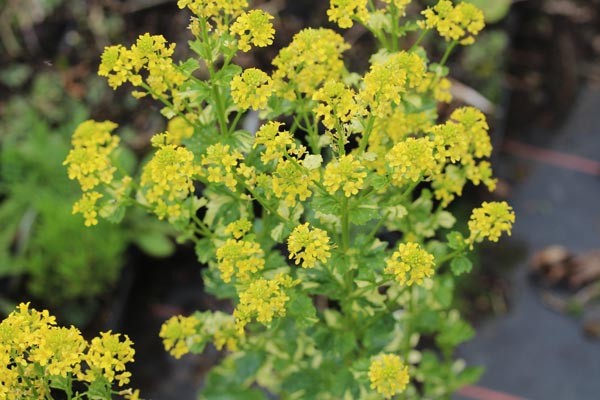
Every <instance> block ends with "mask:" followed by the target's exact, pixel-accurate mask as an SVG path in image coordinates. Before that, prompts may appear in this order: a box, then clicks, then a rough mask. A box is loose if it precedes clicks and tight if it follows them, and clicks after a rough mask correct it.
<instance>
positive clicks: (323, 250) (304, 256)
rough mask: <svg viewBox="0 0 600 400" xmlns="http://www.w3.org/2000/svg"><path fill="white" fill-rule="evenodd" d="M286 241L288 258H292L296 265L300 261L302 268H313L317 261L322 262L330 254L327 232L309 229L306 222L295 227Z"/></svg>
mask: <svg viewBox="0 0 600 400" xmlns="http://www.w3.org/2000/svg"><path fill="white" fill-rule="evenodd" d="M287 243H288V251H289V252H290V255H289V258H290V259H292V258H293V259H294V262H295V263H296V265H298V264H300V263H302V267H303V268H314V267H315V265H316V264H317V261H319V262H322V263H324V262H326V261H327V260H328V259H329V257H330V256H331V253H330V252H329V251H330V250H331V246H330V245H329V236H327V232H326V231H324V230H322V229H319V228H313V229H310V227H309V223H308V222H306V223H304V224H302V225H298V226H297V227H295V228H294V230H293V231H292V233H291V234H290V236H289V238H288V241H287Z"/></svg>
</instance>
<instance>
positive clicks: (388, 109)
mask: <svg viewBox="0 0 600 400" xmlns="http://www.w3.org/2000/svg"><path fill="white" fill-rule="evenodd" d="M425 72H426V70H425V60H423V59H422V58H421V57H420V56H419V55H417V54H416V53H409V52H406V51H400V52H398V53H394V54H391V55H389V56H388V57H386V58H385V59H383V60H381V61H377V62H375V63H374V64H373V65H371V68H370V70H369V72H367V74H366V75H365V77H364V88H363V89H362V90H361V91H360V92H359V94H358V99H359V102H360V104H362V105H364V106H365V107H369V108H370V110H371V113H372V114H373V115H375V116H376V117H379V118H384V117H386V116H388V115H389V114H391V113H392V111H393V109H394V105H396V106H397V105H399V104H400V102H401V100H402V95H403V94H404V93H406V92H407V91H408V89H410V88H415V87H417V86H418V85H420V83H421V81H422V80H423V78H424V77H425Z"/></svg>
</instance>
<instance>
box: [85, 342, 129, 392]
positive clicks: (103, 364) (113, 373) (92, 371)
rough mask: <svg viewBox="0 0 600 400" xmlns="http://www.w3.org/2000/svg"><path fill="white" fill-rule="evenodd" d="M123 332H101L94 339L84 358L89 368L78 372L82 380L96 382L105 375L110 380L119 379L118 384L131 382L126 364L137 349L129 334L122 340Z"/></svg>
mask: <svg viewBox="0 0 600 400" xmlns="http://www.w3.org/2000/svg"><path fill="white" fill-rule="evenodd" d="M120 337H121V334H119V333H114V334H113V333H112V332H111V331H108V332H100V336H99V337H95V338H93V339H92V341H91V343H90V347H89V349H88V351H87V354H86V355H85V357H84V359H85V362H86V363H87V365H88V367H89V369H87V370H85V371H84V372H80V373H79V374H78V378H79V379H80V380H83V381H86V382H90V383H91V382H94V381H95V380H97V379H98V378H99V377H101V376H103V377H105V378H106V379H108V381H109V382H113V381H114V380H116V381H117V384H118V386H123V385H124V384H126V383H128V382H129V377H130V376H131V373H130V372H127V368H126V367H125V364H127V363H129V362H132V361H133V356H134V354H135V351H134V350H133V347H132V346H133V343H132V342H131V340H130V339H129V337H128V336H127V335H123V337H124V340H123V341H121V340H120Z"/></svg>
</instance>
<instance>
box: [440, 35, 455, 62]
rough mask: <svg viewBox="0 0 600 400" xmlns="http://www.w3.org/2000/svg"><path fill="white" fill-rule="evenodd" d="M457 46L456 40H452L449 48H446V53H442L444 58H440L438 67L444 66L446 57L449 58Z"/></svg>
mask: <svg viewBox="0 0 600 400" xmlns="http://www.w3.org/2000/svg"><path fill="white" fill-rule="evenodd" d="M457 44H458V42H457V41H456V40H454V41H453V42H452V43H450V46H448V48H447V49H446V52H445V53H444V56H443V57H442V60H441V61H440V65H444V64H446V61H448V57H449V56H450V53H452V50H454V48H455V47H456V45H457Z"/></svg>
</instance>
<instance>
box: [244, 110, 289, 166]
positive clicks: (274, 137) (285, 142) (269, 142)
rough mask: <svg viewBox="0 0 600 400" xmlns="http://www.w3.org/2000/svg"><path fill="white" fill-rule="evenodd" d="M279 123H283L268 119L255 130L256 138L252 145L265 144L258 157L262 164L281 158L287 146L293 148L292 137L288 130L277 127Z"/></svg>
mask: <svg viewBox="0 0 600 400" xmlns="http://www.w3.org/2000/svg"><path fill="white" fill-rule="evenodd" d="M281 125H283V124H282V123H281V122H273V121H269V122H267V123H266V124H264V125H262V126H261V127H260V128H259V129H258V131H257V132H256V140H255V141H254V146H253V147H254V148H256V147H257V146H260V145H264V146H265V150H264V151H263V152H262V153H261V155H260V159H261V161H262V162H263V163H264V164H267V163H268V162H270V161H272V160H280V159H281V158H283V157H284V155H285V154H286V153H287V149H288V146H289V147H290V148H295V144H294V138H293V137H292V135H291V134H290V132H288V131H286V130H284V131H280V130H279V127H280V126H281Z"/></svg>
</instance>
